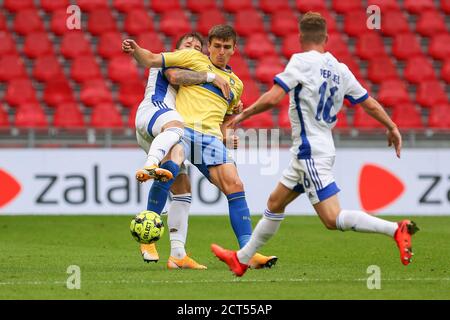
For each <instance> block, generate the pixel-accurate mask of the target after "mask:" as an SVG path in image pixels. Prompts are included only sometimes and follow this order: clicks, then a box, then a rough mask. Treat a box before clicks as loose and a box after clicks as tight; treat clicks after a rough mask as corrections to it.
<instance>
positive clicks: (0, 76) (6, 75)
mask: <svg viewBox="0 0 450 320" xmlns="http://www.w3.org/2000/svg"><path fill="white" fill-rule="evenodd" d="M0 70H1V71H2V72H0V81H9V80H12V79H17V78H23V77H26V74H27V73H26V71H25V65H24V63H23V60H22V58H20V57H19V56H16V55H6V56H0Z"/></svg>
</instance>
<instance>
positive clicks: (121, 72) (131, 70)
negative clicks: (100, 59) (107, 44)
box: [108, 55, 139, 82]
mask: <svg viewBox="0 0 450 320" xmlns="http://www.w3.org/2000/svg"><path fill="white" fill-rule="evenodd" d="M108 76H109V78H110V79H111V80H112V81H115V82H128V81H132V80H133V81H134V80H137V79H139V74H138V69H137V67H136V64H135V63H134V61H133V59H132V58H131V57H129V56H128V55H123V56H117V57H114V58H112V59H111V60H110V61H109V65H108Z"/></svg>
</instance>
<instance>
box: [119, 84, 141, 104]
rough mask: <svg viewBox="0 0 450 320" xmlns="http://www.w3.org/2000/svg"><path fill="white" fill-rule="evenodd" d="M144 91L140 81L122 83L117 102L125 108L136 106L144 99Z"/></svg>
mask: <svg viewBox="0 0 450 320" xmlns="http://www.w3.org/2000/svg"><path fill="white" fill-rule="evenodd" d="M144 91H145V87H144V84H143V83H142V81H130V82H124V83H122V84H121V85H120V90H119V102H120V103H121V104H122V105H123V106H125V107H127V108H133V107H135V106H138V105H139V103H141V101H142V99H144Z"/></svg>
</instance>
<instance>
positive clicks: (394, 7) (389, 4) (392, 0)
mask: <svg viewBox="0 0 450 320" xmlns="http://www.w3.org/2000/svg"><path fill="white" fill-rule="evenodd" d="M371 5H376V6H378V7H380V10H381V12H382V13H383V14H384V13H385V12H388V11H399V10H400V6H399V5H398V2H397V0H368V1H367V6H371ZM383 23H384V21H383Z"/></svg>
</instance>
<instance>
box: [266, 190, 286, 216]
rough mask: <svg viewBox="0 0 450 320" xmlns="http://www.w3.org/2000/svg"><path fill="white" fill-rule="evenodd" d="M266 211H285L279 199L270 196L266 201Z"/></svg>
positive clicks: (272, 195)
mask: <svg viewBox="0 0 450 320" xmlns="http://www.w3.org/2000/svg"><path fill="white" fill-rule="evenodd" d="M267 209H269V210H270V211H271V212H276V213H283V212H284V210H285V209H286V206H285V205H284V204H283V202H282V201H281V199H280V198H279V197H276V196H275V195H274V194H271V195H270V197H269V200H267Z"/></svg>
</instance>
